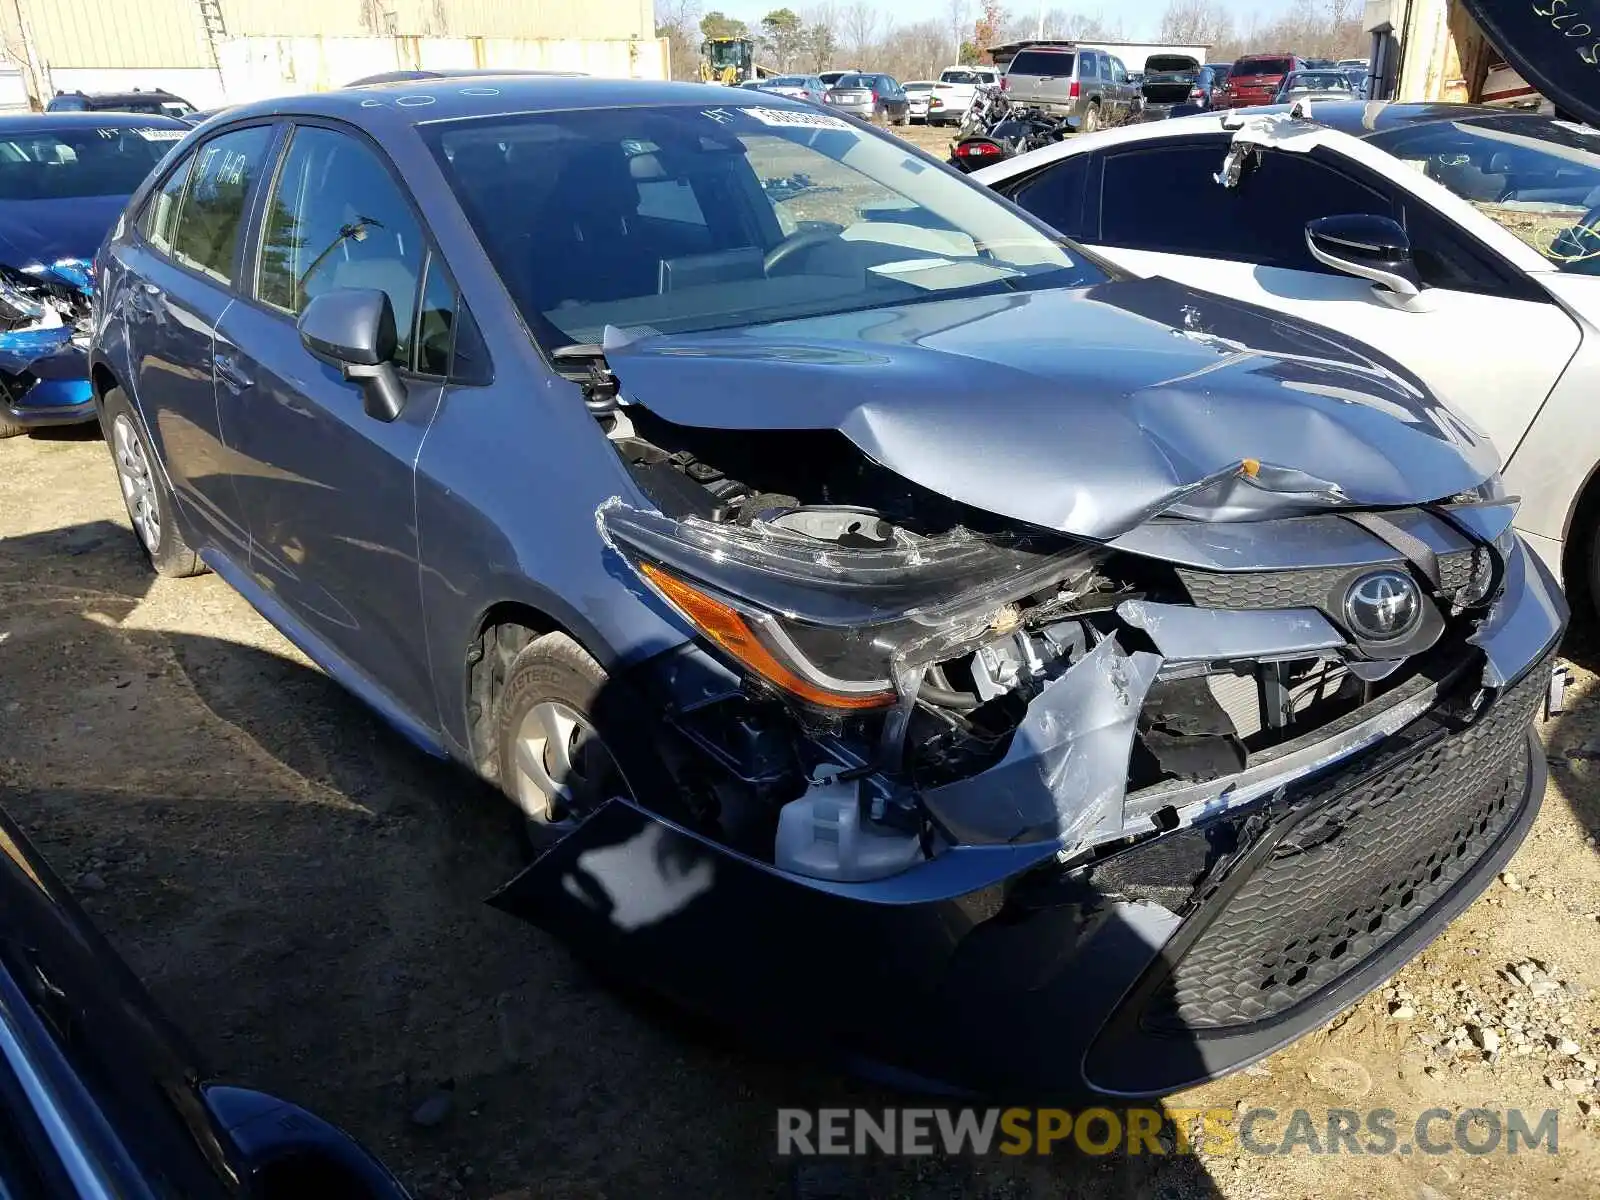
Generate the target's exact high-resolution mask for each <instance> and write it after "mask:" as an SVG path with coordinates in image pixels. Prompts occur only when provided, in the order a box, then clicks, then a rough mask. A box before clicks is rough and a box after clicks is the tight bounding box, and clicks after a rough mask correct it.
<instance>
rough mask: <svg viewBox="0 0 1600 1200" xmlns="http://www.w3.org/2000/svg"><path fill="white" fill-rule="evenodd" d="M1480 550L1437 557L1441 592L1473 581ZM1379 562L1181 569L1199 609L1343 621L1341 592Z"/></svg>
mask: <svg viewBox="0 0 1600 1200" xmlns="http://www.w3.org/2000/svg"><path fill="white" fill-rule="evenodd" d="M1483 553H1484V551H1482V550H1480V549H1467V550H1455V551H1452V552H1451V553H1449V554H1441V555H1440V556H1439V590H1440V591H1441V592H1443V593H1444V594H1445V595H1447V596H1450V595H1454V594H1455V593H1457V592H1459V591H1461V589H1462V588H1464V587H1466V586H1467V585H1468V584H1469V583H1471V582H1472V577H1473V574H1474V572H1475V570H1476V569H1477V565H1478V564H1477V562H1476V561H1475V560H1476V557H1477V556H1478V555H1480V554H1483ZM1377 565H1378V564H1372V565H1371V566H1365V567H1314V568H1310V569H1307V570H1300V571H1241V572H1223V571H1197V570H1195V569H1193V568H1191V567H1179V568H1178V578H1179V579H1180V580H1181V581H1182V583H1183V586H1184V588H1185V590H1187V591H1188V593H1189V598H1190V599H1191V600H1193V601H1194V602H1195V604H1196V605H1198V606H1199V607H1200V608H1232V609H1260V608H1315V609H1320V610H1322V611H1323V612H1327V613H1329V615H1330V616H1332V617H1333V618H1334V619H1335V620H1342V619H1343V617H1342V615H1341V614H1340V612H1339V607H1340V602H1341V600H1342V598H1343V595H1344V591H1345V589H1346V588H1347V587H1349V586H1350V584H1352V583H1354V582H1355V581H1356V579H1358V578H1359V577H1360V576H1361V575H1363V574H1365V573H1366V572H1367V571H1370V570H1372V569H1373V568H1374V567H1375V566H1377Z"/></svg>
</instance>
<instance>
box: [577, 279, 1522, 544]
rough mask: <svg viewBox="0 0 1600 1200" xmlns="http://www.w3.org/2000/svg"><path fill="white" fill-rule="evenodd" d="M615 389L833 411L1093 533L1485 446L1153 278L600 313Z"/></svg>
mask: <svg viewBox="0 0 1600 1200" xmlns="http://www.w3.org/2000/svg"><path fill="white" fill-rule="evenodd" d="M604 349H605V354H606V360H607V362H608V363H609V365H610V368H611V370H612V371H613V372H614V374H615V375H616V377H617V380H618V382H619V384H620V387H621V394H622V399H623V400H624V401H625V402H626V403H629V404H638V405H642V406H644V407H645V408H648V409H649V410H651V411H652V412H654V413H655V414H657V415H658V416H660V417H663V418H665V419H666V420H668V421H672V422H675V423H677V424H681V425H689V426H701V427H709V428H720V429H752V430H755V429H764V430H771V429H837V430H838V431H840V432H841V433H842V434H844V435H845V436H846V437H847V438H849V439H850V440H851V441H852V442H853V443H854V444H855V445H856V446H857V447H858V448H859V449H860V450H861V451H862V452H863V453H865V454H866V455H868V456H869V457H871V458H872V459H874V460H875V461H877V462H878V463H880V464H882V465H883V466H885V467H887V468H888V469H890V470H892V471H894V472H896V473H897V474H899V475H902V476H904V477H905V478H907V479H909V480H911V481H913V482H915V483H918V484H920V485H922V486H924V487H927V488H929V489H931V490H934V491H937V492H939V493H941V494H943V495H946V496H949V497H951V498H952V499H955V500H958V501H961V502H962V503H965V504H970V505H972V506H974V507H976V508H981V509H984V510H986V511H988V512H991V513H995V514H998V515H1001V516H1005V517H1008V518H1011V519H1014V520H1018V521H1025V522H1028V523H1030V524H1034V525H1038V526H1042V527H1045V528H1049V529H1055V530H1060V531H1062V532H1065V533H1069V534H1074V535H1077V536H1082V537H1091V538H1097V539H1106V538H1112V537H1115V536H1117V535H1118V534H1121V533H1123V532H1125V531H1127V530H1129V529H1131V528H1133V527H1134V526H1136V525H1138V524H1140V523H1141V522H1142V521H1144V520H1147V519H1148V518H1149V517H1151V516H1153V515H1155V514H1156V513H1160V512H1172V513H1174V514H1177V515H1184V516H1190V517H1197V518H1200V519H1211V520H1238V519H1259V518H1265V517H1271V516H1281V515H1287V514H1289V513H1291V512H1294V511H1306V510H1310V509H1317V508H1320V509H1327V508H1329V507H1338V506H1340V505H1344V504H1350V505H1360V506H1390V505H1409V504H1418V503H1425V502H1428V501H1432V500H1437V499H1440V498H1443V497H1446V496H1450V495H1454V494H1456V493H1459V492H1462V491H1466V490H1468V489H1472V488H1475V487H1477V486H1478V485H1480V484H1481V483H1482V482H1483V481H1484V480H1485V479H1487V478H1488V477H1489V476H1490V475H1492V474H1493V473H1494V471H1495V470H1496V469H1497V468H1498V466H1499V457H1498V455H1497V454H1496V452H1495V450H1494V448H1493V447H1492V446H1491V445H1490V444H1489V442H1488V441H1487V439H1486V438H1485V437H1484V436H1483V435H1482V434H1481V433H1479V432H1478V431H1477V430H1475V429H1474V428H1473V427H1472V426H1470V425H1469V424H1467V423H1466V422H1465V421H1464V420H1463V419H1462V418H1461V417H1459V416H1458V415H1457V414H1456V413H1454V412H1452V411H1451V410H1449V409H1447V408H1446V407H1445V406H1444V405H1443V404H1441V403H1440V402H1439V401H1437V400H1436V399H1435V398H1434V397H1433V396H1432V395H1430V394H1429V393H1428V392H1427V391H1426V389H1425V388H1424V387H1423V385H1422V384H1421V383H1419V382H1417V381H1416V380H1415V379H1414V378H1413V377H1410V376H1408V375H1406V374H1405V373H1404V372H1403V369H1402V368H1400V367H1398V366H1396V365H1395V364H1393V363H1391V362H1388V361H1387V360H1383V359H1380V358H1378V357H1376V355H1375V352H1373V351H1371V350H1369V349H1368V348H1366V347H1364V346H1362V345H1361V344H1359V343H1357V342H1355V341H1353V340H1351V339H1348V338H1345V337H1343V336H1341V335H1339V334H1337V333H1334V332H1332V331H1330V330H1327V329H1323V328H1320V327H1316V326H1311V325H1308V324H1304V323H1300V322H1297V321H1293V320H1290V319H1287V318H1284V317H1279V316H1276V315H1274V314H1272V313H1268V312H1265V311H1264V310H1261V309H1258V308H1254V307H1252V306H1249V305H1245V304H1240V303H1237V302H1233V301H1229V300H1225V299H1221V298H1219V297H1216V296H1211V295H1208V294H1206V293H1202V292H1198V291H1194V290H1192V289H1189V288H1186V287H1183V286H1181V285H1179V284H1176V283H1172V282H1170V281H1168V280H1164V279H1148V280H1123V281H1116V282H1111V283H1105V284H1100V285H1097V286H1094V287H1091V288H1087V289H1081V290H1070V291H1069V290H1050V291H1037V292H1021V293H1008V294H1005V295H999V296H995V295H986V296H979V297H969V298H961V299H949V300H939V301H928V302H924V303H919V304H912V305H905V306H898V307H888V308H875V309H868V310H863V311H856V312H849V313H841V314H837V315H831V316H823V317H811V318H805V319H800V320H794V321H787V322H782V323H778V324H770V325H762V326H755V327H749V328H744V329H736V330H725V331H719V332H713V333H697V334H681V335H671V334H669V335H661V334H657V333H656V332H655V331H653V330H643V331H641V330H632V331H619V330H616V329H608V330H607V333H606V342H605V347H604Z"/></svg>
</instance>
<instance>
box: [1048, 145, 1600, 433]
mask: <svg viewBox="0 0 1600 1200" xmlns="http://www.w3.org/2000/svg"><path fill="white" fill-rule="evenodd" d="M1229 140H1230V139H1229V138H1228V137H1227V136H1225V135H1218V136H1210V137H1201V138H1185V139H1179V140H1167V139H1162V140H1160V141H1159V142H1155V143H1150V142H1146V143H1143V144H1140V145H1137V146H1133V147H1129V148H1127V149H1123V150H1118V151H1114V152H1107V153H1104V154H1103V155H1099V156H1096V157H1097V158H1099V160H1100V161H1099V164H1098V167H1099V169H1098V172H1092V173H1091V175H1090V178H1091V179H1096V183H1097V187H1095V188H1094V189H1092V192H1091V196H1090V203H1092V204H1094V205H1095V206H1096V208H1097V211H1096V212H1092V213H1091V214H1090V216H1089V218H1088V219H1087V220H1086V222H1085V224H1086V226H1087V227H1086V228H1085V230H1084V233H1085V236H1084V238H1083V240H1085V241H1089V242H1091V243H1095V244H1097V245H1098V246H1099V247H1100V248H1101V250H1102V252H1103V253H1104V254H1105V255H1106V257H1108V258H1110V259H1112V260H1113V261H1114V262H1116V263H1118V264H1119V265H1121V266H1123V267H1125V268H1127V269H1128V270H1130V271H1132V272H1133V273H1135V274H1137V275H1144V276H1149V275H1162V276H1165V277H1166V278H1169V279H1175V280H1178V281H1179V282H1182V283H1187V284H1189V285H1191V286H1193V287H1197V288H1202V289H1205V290H1207V291H1211V292H1216V293H1218V294H1220V295H1224V296H1231V297H1234V298H1236V299H1240V300H1246V301H1249V302H1251V303H1253V304H1259V305H1261V306H1262V307H1264V308H1268V309H1272V310H1274V311H1277V312H1286V313H1290V314H1293V315H1294V316H1298V317H1302V318H1305V319H1307V320H1310V321H1314V322H1318V323H1320V324H1323V325H1327V326H1329V327H1331V328H1333V329H1336V330H1338V331H1339V332H1341V333H1345V334H1348V335H1350V336H1352V337H1355V338H1357V339H1359V340H1361V341H1363V342H1366V343H1368V344H1369V345H1371V346H1374V347H1375V348H1377V349H1378V350H1380V351H1382V352H1383V353H1384V354H1387V355H1388V356H1390V357H1391V358H1393V359H1394V360H1396V361H1397V362H1399V363H1402V364H1403V365H1405V366H1406V367H1408V368H1410V369H1411V370H1412V371H1415V372H1416V373H1417V374H1418V375H1419V376H1421V377H1422V379H1423V381H1424V382H1426V383H1427V384H1428V386H1429V387H1430V388H1432V389H1433V390H1434V391H1435V392H1436V393H1437V394H1438V395H1439V396H1440V397H1442V398H1443V399H1444V400H1446V401H1447V402H1449V403H1452V404H1454V405H1455V406H1456V407H1457V408H1459V409H1460V410H1461V411H1463V412H1465V413H1466V414H1467V415H1468V416H1469V417H1471V418H1472V419H1473V420H1474V421H1476V422H1477V423H1478V424H1479V425H1480V426H1481V427H1482V428H1483V429H1484V430H1485V431H1486V432H1487V433H1488V434H1489V436H1490V437H1491V438H1492V439H1493V441H1494V443H1495V445H1496V446H1497V447H1498V448H1499V450H1500V452H1501V454H1502V455H1509V454H1510V453H1511V451H1512V450H1513V449H1514V448H1515V447H1516V444H1517V442H1518V441H1519V440H1520V438H1521V434H1522V431H1523V430H1524V429H1525V428H1526V425H1527V421H1528V420H1529V418H1530V417H1531V415H1532V412H1533V411H1534V409H1535V408H1536V407H1537V405H1538V404H1539V403H1541V402H1542V401H1543V400H1544V399H1545V397H1546V396H1548V395H1549V393H1550V390H1551V389H1552V388H1553V387H1554V386H1555V383H1556V381H1557V380H1558V379H1559V378H1560V377H1561V374H1562V372H1563V370H1565V368H1566V365H1567V363H1568V362H1569V361H1570V360H1571V358H1572V356H1573V354H1574V353H1575V352H1576V350H1577V347H1578V342H1579V339H1580V332H1579V329H1578V326H1577V325H1576V324H1575V323H1574V321H1573V320H1572V318H1571V317H1569V316H1567V314H1566V313H1565V311H1563V310H1562V309H1561V308H1560V307H1559V306H1558V305H1556V304H1555V303H1553V302H1552V301H1551V300H1550V299H1549V297H1548V296H1547V295H1545V293H1544V292H1543V290H1542V289H1539V288H1537V287H1535V286H1534V285H1532V284H1530V283H1528V282H1527V281H1526V279H1525V278H1524V277H1522V276H1521V275H1519V274H1518V273H1516V271H1515V269H1514V268H1511V267H1508V266H1505V265H1503V264H1502V263H1501V262H1500V260H1499V259H1498V258H1497V256H1495V255H1493V254H1491V253H1489V252H1488V251H1487V250H1486V249H1484V248H1483V247H1482V246H1480V245H1479V244H1478V243H1477V242H1476V240H1475V239H1472V238H1471V237H1470V236H1468V235H1466V234H1464V233H1463V232H1462V231H1461V230H1460V229H1458V228H1457V227H1455V226H1454V225H1451V224H1449V223H1448V222H1447V221H1445V220H1444V219H1443V218H1442V217H1439V216H1438V215H1437V214H1435V213H1434V212H1433V210H1432V209H1429V208H1427V207H1426V206H1423V205H1421V204H1419V203H1418V202H1417V201H1416V200H1415V198H1414V197H1410V196H1409V194H1406V193H1403V192H1402V191H1401V190H1400V189H1398V188H1396V187H1395V186H1394V184H1392V183H1391V182H1389V181H1386V180H1384V179H1382V178H1381V177H1378V176H1376V175H1373V174H1371V173H1369V172H1367V171H1365V170H1364V169H1362V168H1360V167H1358V166H1357V165H1356V164H1353V163H1350V162H1349V160H1347V159H1344V158H1342V157H1341V156H1340V155H1338V154H1337V153H1335V152H1333V151H1330V150H1328V149H1327V148H1325V147H1324V148H1322V149H1319V150H1317V151H1313V152H1312V153H1311V154H1307V153H1299V152H1288V151H1283V150H1273V149H1268V150H1265V151H1264V152H1263V153H1262V155H1261V158H1260V162H1259V165H1258V166H1256V167H1255V168H1254V169H1253V170H1252V171H1250V172H1249V173H1247V174H1246V175H1245V176H1244V178H1243V179H1242V180H1241V181H1240V183H1239V185H1238V186H1237V187H1234V188H1225V187H1222V186H1220V185H1218V184H1217V183H1216V182H1215V180H1214V178H1213V176H1214V175H1215V173H1216V172H1217V171H1218V170H1219V168H1220V167H1221V164H1222V159H1223V156H1224V154H1226V152H1227V148H1228V144H1229ZM1096 176H1097V178H1096ZM1042 195H1044V193H1041V196H1042ZM1018 201H1019V203H1021V204H1022V205H1023V206H1024V207H1029V205H1030V204H1031V203H1033V200H1032V198H1031V196H1030V194H1029V193H1028V192H1027V191H1026V190H1024V191H1023V192H1022V193H1021V194H1019V196H1018ZM1175 204H1177V205H1179V206H1181V209H1182V211H1183V213H1184V219H1183V220H1182V221H1174V220H1172V212H1173V207H1174V205H1175ZM1343 213H1371V214H1375V215H1378V216H1386V217H1392V218H1393V219H1395V220H1398V221H1401V222H1402V223H1403V224H1405V225H1406V226H1407V229H1408V232H1409V233H1410V235H1411V241H1412V247H1413V252H1414V254H1415V257H1416V263H1417V268H1418V271H1419V273H1420V274H1421V277H1422V282H1423V284H1424V290H1423V292H1422V294H1421V296H1420V297H1418V303H1416V304H1415V305H1414V306H1412V307H1409V308H1406V309H1401V308H1398V307H1396V306H1395V305H1393V304H1391V303H1389V302H1388V301H1386V300H1385V299H1384V298H1383V297H1382V296H1380V295H1379V294H1378V293H1377V292H1375V291H1374V289H1373V285H1372V284H1370V283H1369V282H1367V281H1366V280H1364V279H1358V278H1355V277H1354V276H1351V275H1347V274H1344V273H1343V272H1340V271H1338V270H1336V269H1334V268H1332V267H1329V266H1326V265H1324V264H1322V263H1320V262H1318V261H1317V260H1316V259H1314V258H1312V256H1311V253H1310V251H1309V249H1308V248H1307V246H1306V240H1305V227H1306V224H1307V222H1309V221H1312V220H1314V219H1316V218H1318V217H1326V216H1334V215H1338V214H1343ZM1508 346H1515V347H1517V353H1515V354H1507V353H1506V347H1508Z"/></svg>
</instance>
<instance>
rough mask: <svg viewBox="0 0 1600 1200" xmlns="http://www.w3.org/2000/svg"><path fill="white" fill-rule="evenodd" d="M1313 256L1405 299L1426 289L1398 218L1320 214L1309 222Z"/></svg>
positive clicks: (1308, 244)
mask: <svg viewBox="0 0 1600 1200" xmlns="http://www.w3.org/2000/svg"><path fill="white" fill-rule="evenodd" d="M1306 246H1307V247H1308V248H1309V249H1310V250H1311V256H1312V257H1313V258H1315V259H1316V260H1317V261H1318V262H1320V263H1326V264H1327V265H1328V266H1330V267H1332V268H1333V269H1334V270H1336V271H1343V272H1344V273H1345V274H1346V275H1354V276H1357V277H1358V278H1360V279H1370V280H1372V282H1373V283H1375V284H1377V285H1378V286H1379V287H1381V288H1383V289H1385V290H1386V291H1390V292H1393V293H1394V294H1395V296H1397V297H1398V298H1400V299H1402V300H1410V299H1411V298H1412V297H1414V296H1416V295H1418V294H1419V293H1420V292H1421V291H1422V280H1421V278H1420V277H1419V276H1418V275H1417V268H1416V264H1415V263H1413V262H1412V261H1411V239H1410V238H1409V237H1408V236H1407V235H1406V231H1405V230H1404V229H1403V228H1402V227H1401V225H1400V223H1399V222H1398V221H1395V220H1393V219H1392V218H1389V217H1378V216H1372V215H1369V214H1367V213H1346V214H1343V215H1340V216H1336V217H1320V218H1318V219H1317V220H1315V221H1311V222H1308V223H1307V225H1306Z"/></svg>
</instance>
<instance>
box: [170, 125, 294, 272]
mask: <svg viewBox="0 0 1600 1200" xmlns="http://www.w3.org/2000/svg"><path fill="white" fill-rule="evenodd" d="M271 142H272V129H271V127H270V126H267V125H255V126H252V127H250V128H249V129H241V130H238V131H237V132H235V133H225V134H223V135H222V136H221V137H216V138H212V139H211V140H210V141H209V142H207V143H206V144H205V145H203V146H201V147H200V149H199V150H197V151H196V152H195V161H194V168H193V172H192V175H193V178H192V180H191V182H190V184H189V190H188V193H187V194H186V195H185V197H184V202H183V207H182V211H181V212H180V213H179V214H178V223H177V232H176V233H174V234H173V235H172V256H173V257H174V258H176V259H177V260H178V261H179V262H180V263H182V264H183V265H184V266H187V267H192V268H194V269H195V270H197V271H203V272H204V273H205V274H207V275H209V276H211V277H212V278H213V279H217V280H219V281H221V282H222V283H231V282H232V281H233V262H234V257H235V255H236V253H237V251H238V248H239V229H240V227H241V226H242V225H243V224H244V214H245V204H246V201H247V200H248V198H249V195H250V185H251V184H252V183H253V182H254V181H255V178H256V175H257V174H258V173H259V172H260V170H261V164H262V161H263V160H264V159H265V158H266V154H267V147H268V146H269V145H270V144H271Z"/></svg>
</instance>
